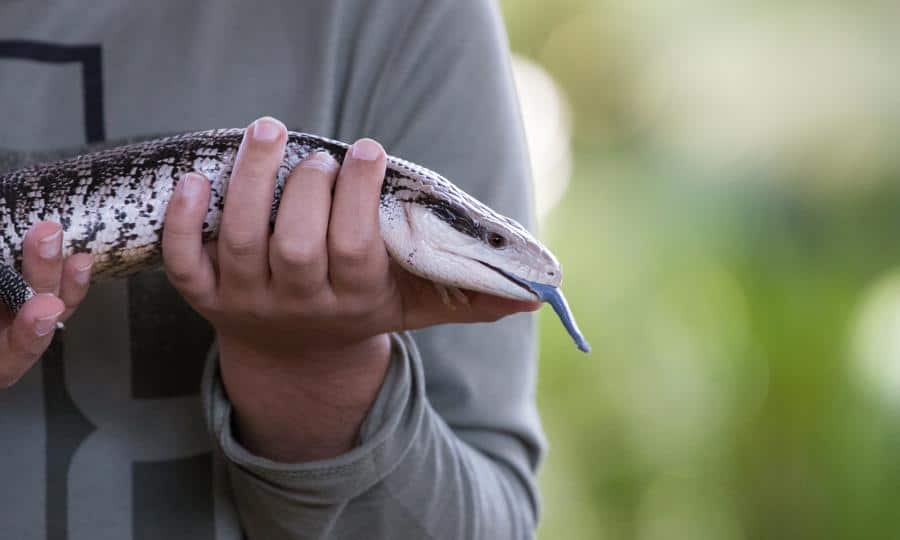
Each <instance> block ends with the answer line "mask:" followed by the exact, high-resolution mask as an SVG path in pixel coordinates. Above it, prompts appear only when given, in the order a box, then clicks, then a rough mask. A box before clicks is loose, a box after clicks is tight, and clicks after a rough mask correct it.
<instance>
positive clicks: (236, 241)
mask: <svg viewBox="0 0 900 540" xmlns="http://www.w3.org/2000/svg"><path fill="white" fill-rule="evenodd" d="M222 246H223V247H224V248H225V250H227V251H228V253H230V254H231V255H236V256H246V255H255V254H256V253H258V252H259V242H258V241H257V240H256V238H254V237H253V236H251V235H248V234H230V235H227V237H226V238H225V239H224V241H223V242H222Z"/></svg>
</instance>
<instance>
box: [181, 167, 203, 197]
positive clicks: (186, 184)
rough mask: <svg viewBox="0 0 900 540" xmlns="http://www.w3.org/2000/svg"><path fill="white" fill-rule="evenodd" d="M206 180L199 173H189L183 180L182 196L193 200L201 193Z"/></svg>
mask: <svg viewBox="0 0 900 540" xmlns="http://www.w3.org/2000/svg"><path fill="white" fill-rule="evenodd" d="M203 181H204V178H203V177H202V176H200V175H199V174H197V173H187V174H186V175H184V178H183V179H182V180H181V194H182V195H183V196H185V197H187V198H189V199H193V198H194V197H196V196H197V194H198V193H200V188H201V187H202V182H203Z"/></svg>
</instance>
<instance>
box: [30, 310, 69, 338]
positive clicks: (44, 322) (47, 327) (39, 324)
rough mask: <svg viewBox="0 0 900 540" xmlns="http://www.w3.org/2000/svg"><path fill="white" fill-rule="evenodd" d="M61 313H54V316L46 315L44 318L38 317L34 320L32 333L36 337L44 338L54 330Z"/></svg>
mask: <svg viewBox="0 0 900 540" xmlns="http://www.w3.org/2000/svg"><path fill="white" fill-rule="evenodd" d="M62 313H63V312H62V311H60V312H59V313H56V314H54V315H48V316H46V317H39V318H37V319H35V320H34V333H35V334H37V335H38V336H46V335H47V334H49V333H50V332H51V331H53V329H54V328H56V321H57V320H58V319H59V316H60V315H62Z"/></svg>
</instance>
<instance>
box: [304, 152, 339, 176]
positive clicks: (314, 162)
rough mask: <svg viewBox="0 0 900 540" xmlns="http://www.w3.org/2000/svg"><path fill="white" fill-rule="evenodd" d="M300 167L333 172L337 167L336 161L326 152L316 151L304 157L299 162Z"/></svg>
mask: <svg viewBox="0 0 900 540" xmlns="http://www.w3.org/2000/svg"><path fill="white" fill-rule="evenodd" d="M300 166H301V167H309V168H312V169H318V170H320V171H322V172H327V173H330V172H334V170H335V169H337V168H338V163H337V161H335V159H334V158H333V157H331V154H329V153H328V152H316V153H315V154H313V155H311V156H309V157H308V158H306V159H304V160H303V161H302V162H301V163H300Z"/></svg>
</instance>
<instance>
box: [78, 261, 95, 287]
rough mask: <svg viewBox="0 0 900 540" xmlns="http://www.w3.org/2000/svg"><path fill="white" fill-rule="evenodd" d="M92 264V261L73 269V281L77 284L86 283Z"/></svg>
mask: <svg viewBox="0 0 900 540" xmlns="http://www.w3.org/2000/svg"><path fill="white" fill-rule="evenodd" d="M92 266H94V262H93V261H91V262H90V263H88V264H86V265H84V266H80V267H78V268H76V269H75V281H76V282H77V283H78V284H79V285H87V282H88V280H90V278H91V267H92Z"/></svg>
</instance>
